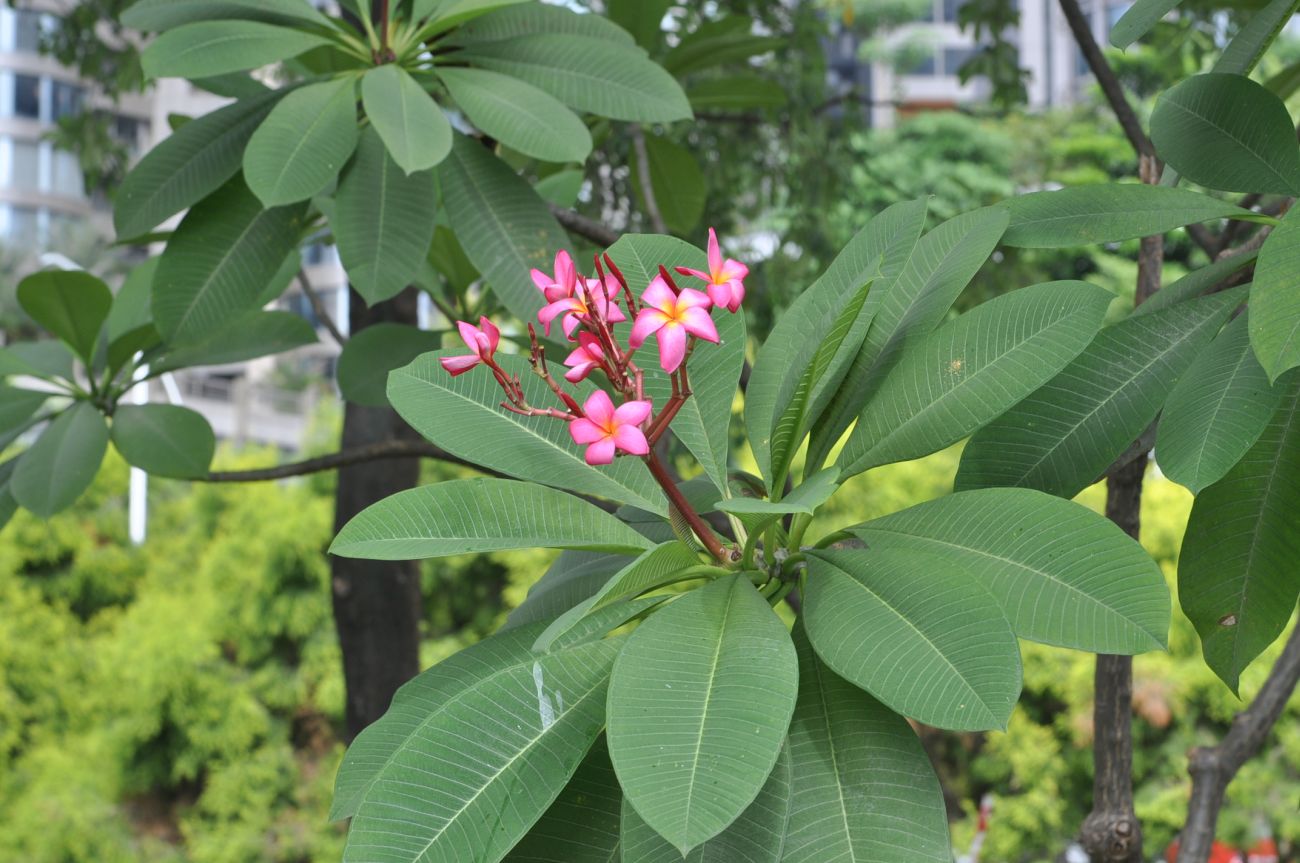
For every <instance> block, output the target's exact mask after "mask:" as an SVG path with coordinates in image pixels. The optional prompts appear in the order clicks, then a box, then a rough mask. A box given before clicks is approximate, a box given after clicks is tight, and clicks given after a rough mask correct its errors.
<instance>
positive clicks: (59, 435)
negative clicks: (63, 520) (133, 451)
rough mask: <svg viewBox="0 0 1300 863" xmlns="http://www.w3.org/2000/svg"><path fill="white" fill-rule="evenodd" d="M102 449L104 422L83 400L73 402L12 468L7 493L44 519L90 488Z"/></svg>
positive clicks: (105, 446) (105, 434)
mask: <svg viewBox="0 0 1300 863" xmlns="http://www.w3.org/2000/svg"><path fill="white" fill-rule="evenodd" d="M107 449H108V425H107V423H105V422H104V417H103V415H102V414H100V412H99V411H98V410H97V409H96V408H95V407H94V406H93V405H91V404H90V403H89V402H77V403H76V404H74V405H73V406H72V407H70V408H68V409H67V410H66V411H64V412H63V413H61V414H59V416H58V417H57V418H56V419H55V420H54V421H53V422H51V423H50V424H49V426H48V427H47V428H46V429H45V431H44V432H42V433H41V436H40V437H39V438H38V439H37V440H36V443H34V444H32V446H31V448H30V449H28V450H27V451H26V452H25V453H23V455H22V460H21V461H19V462H18V466H17V467H16V468H14V475H13V479H12V480H10V482H9V492H10V493H11V494H12V495H13V496H14V499H15V500H17V501H18V503H19V505H21V506H22V507H23V509H27V510H30V511H31V512H32V513H34V514H35V515H38V516H40V517H41V518H49V517H50V516H52V515H54V514H55V513H57V512H60V511H62V510H65V509H67V508H68V507H70V506H72V504H73V502H75V501H76V499H77V498H79V497H81V493H82V492H84V491H85V490H86V489H87V488H89V487H90V484H91V482H93V481H94V479H95V474H96V473H98V472H99V465H100V462H102V461H103V460H104V452H105V451H106V450H107Z"/></svg>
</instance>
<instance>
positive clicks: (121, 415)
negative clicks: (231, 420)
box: [112, 404, 217, 479]
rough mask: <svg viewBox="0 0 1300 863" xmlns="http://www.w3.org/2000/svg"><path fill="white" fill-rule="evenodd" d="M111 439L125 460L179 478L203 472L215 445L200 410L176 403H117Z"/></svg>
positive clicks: (210, 460)
mask: <svg viewBox="0 0 1300 863" xmlns="http://www.w3.org/2000/svg"><path fill="white" fill-rule="evenodd" d="M112 439H113V446H115V447H117V451H118V452H120V453H121V454H122V458H124V459H126V460H127V463H128V464H131V465H134V466H135V467H138V468H141V469H143V470H146V471H148V472H149V473H152V474H156V475H157V476H170V477H177V478H180V479H201V478H202V477H204V476H206V475H207V473H208V466H209V465H210V464H212V454H213V453H214V452H215V451H216V448H217V437H216V435H215V434H213V432H212V426H210V425H209V424H208V421H207V420H206V419H204V417H203V414H201V413H198V412H196V411H192V410H190V409H189V408H185V407H180V406H179V405H162V404H151V405H119V406H118V408H117V410H115V411H114V412H113V429H112Z"/></svg>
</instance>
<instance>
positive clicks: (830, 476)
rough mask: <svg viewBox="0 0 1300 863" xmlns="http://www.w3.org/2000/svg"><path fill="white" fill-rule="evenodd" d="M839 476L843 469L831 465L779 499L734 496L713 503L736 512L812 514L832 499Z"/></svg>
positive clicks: (722, 509)
mask: <svg viewBox="0 0 1300 863" xmlns="http://www.w3.org/2000/svg"><path fill="white" fill-rule="evenodd" d="M839 478H840V469H839V468H838V467H834V466H831V467H828V468H826V469H825V470H819V471H817V473H815V474H813V475H812V476H810V477H808V478H807V479H806V480H804V481H803V482H802V483H800V484H799V485H798V486H797V487H796V488H795V489H794V490H793V491H791V492H790V493H789V494H787V495H786V496H785V497H783V498H781V499H780V500H779V501H770V500H763V499H761V498H756V497H733V498H728V499H727V500H720V501H718V502H717V503H715V504H714V505H713V506H714V508H715V509H719V510H721V511H722V512H730V513H736V514H742V513H753V514H755V515H776V516H780V515H786V514H788V513H794V512H801V513H803V514H804V515H812V514H813V513H815V512H816V511H817V507H819V506H821V505H822V504H824V503H825V502H826V501H828V500H830V497H831V495H833V494H834V493H835V490H836V489H837V488H839Z"/></svg>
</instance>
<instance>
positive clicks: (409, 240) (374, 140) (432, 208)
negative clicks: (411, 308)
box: [330, 129, 437, 395]
mask: <svg viewBox="0 0 1300 863" xmlns="http://www.w3.org/2000/svg"><path fill="white" fill-rule="evenodd" d="M436 201H437V182H436V181H435V180H434V176H433V172H432V171H421V172H419V173H417V174H411V175H409V176H408V175H405V174H403V173H402V170H401V168H399V167H398V166H397V163H396V162H394V161H393V160H392V158H391V157H390V156H389V154H388V152H387V151H386V150H385V149H384V143H383V142H382V141H381V140H379V135H378V134H376V132H375V130H374V129H366V130H365V131H364V132H363V133H362V135H361V142H360V144H359V145H358V146H357V152H356V155H355V156H353V158H352V161H351V163H349V164H348V167H347V168H346V169H345V170H344V171H343V177H342V179H340V180H339V188H338V193H337V194H336V195H335V198H334V202H335V206H334V212H333V213H331V214H330V215H331V218H330V226H331V227H332V228H333V230H334V241H335V243H337V244H338V249H339V257H340V258H341V259H342V261H343V266H344V267H345V268H346V269H347V273H348V281H349V282H350V283H351V284H352V287H354V288H356V289H357V292H358V293H359V294H361V296H362V297H364V298H365V300H366V302H367V303H372V304H373V303H377V302H380V301H382V300H387V299H390V298H392V297H394V296H396V295H397V294H398V293H399V292H400V291H401V290H402V289H403V288H405V287H406V286H407V285H409V284H411V282H412V281H413V280H414V278H415V274H416V273H417V272H419V270H420V265H421V264H423V263H424V260H425V257H426V256H427V255H428V253H429V244H430V243H431V242H432V241H433V228H434V222H435V221H436V220H437V210H436ZM408 359H409V358H408ZM380 395H382V392H381V393H380Z"/></svg>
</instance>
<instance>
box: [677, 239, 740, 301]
mask: <svg viewBox="0 0 1300 863" xmlns="http://www.w3.org/2000/svg"><path fill="white" fill-rule="evenodd" d="M677 272H679V273H681V274H682V275H683V276H694V277H695V278H697V279H700V280H701V281H703V282H704V283H705V284H707V285H708V286H709V287H708V292H709V299H711V300H713V304H714V305H716V306H722V307H723V308H725V309H726V310H727V311H729V312H735V311H737V310H738V309H739V308H740V304H741V303H742V302H744V300H745V282H744V279H745V277H746V276H748V275H749V267H747V266H745V265H744V264H742V263H741V262H740V261H733V260H732V259H731V258H727V259H726V260H723V259H722V249H721V248H719V246H718V235H717V234H716V233H714V231H713V229H712V228H709V271H708V272H707V273H702V272H700V271H699V270H692V269H691V268H690V267H678V268H677Z"/></svg>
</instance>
